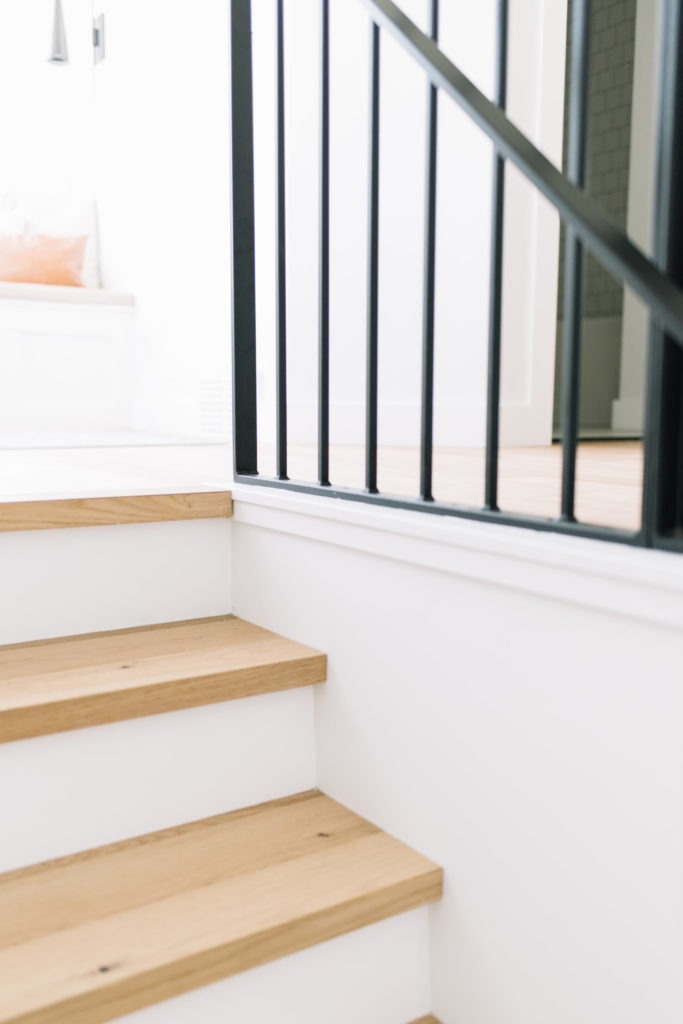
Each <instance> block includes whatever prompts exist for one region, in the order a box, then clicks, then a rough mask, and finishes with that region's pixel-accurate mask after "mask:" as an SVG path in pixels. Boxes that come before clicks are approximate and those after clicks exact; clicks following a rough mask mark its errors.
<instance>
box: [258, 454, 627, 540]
mask: <svg viewBox="0 0 683 1024" xmlns="http://www.w3.org/2000/svg"><path fill="white" fill-rule="evenodd" d="M259 456H260V459H259V463H260V468H261V472H263V473H264V474H271V475H272V474H273V473H274V456H273V453H272V451H269V450H263V451H260V452H259ZM419 458H420V453H419V450H418V449H417V448H389V447H383V448H380V449H379V451H378V484H379V489H380V491H384V492H386V493H388V494H398V495H402V496H406V497H413V496H415V495H416V494H417V493H418V483H419ZM364 459H365V456H364V449H363V448H362V447H361V446H351V445H347V446H335V447H333V448H332V449H331V451H330V475H331V478H332V481H333V483H335V484H337V485H339V486H345V487H358V488H362V487H363V472H364ZM561 474H562V448H561V446H560V445H551V446H548V447H544V448H504V449H501V452H500V476H499V504H500V507H501V509H503V510H504V511H506V512H521V513H525V514H529V515H534V516H542V517H545V518H549V519H554V518H556V517H557V516H558V515H559V511H560V492H561ZM642 474H643V451H642V444H641V443H640V442H639V441H586V442H584V443H583V444H581V445H579V454H578V459H577V487H576V514H577V518H578V519H579V520H580V521H581V522H584V523H591V524H597V525H600V526H613V527H618V528H620V529H626V530H636V529H638V528H639V526H640V504H641V495H642ZM289 475H290V477H292V479H297V480H315V477H316V449H315V447H314V446H312V445H311V446H308V445H291V446H290V448H289ZM434 497H435V498H437V500H441V501H448V502H455V503H457V504H462V505H472V506H475V507H480V506H481V505H483V502H484V451H483V449H480V448H435V449H434Z"/></svg>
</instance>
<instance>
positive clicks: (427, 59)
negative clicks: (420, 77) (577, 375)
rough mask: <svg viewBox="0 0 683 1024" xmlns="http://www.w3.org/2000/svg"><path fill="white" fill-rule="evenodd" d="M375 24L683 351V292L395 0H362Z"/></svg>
mask: <svg viewBox="0 0 683 1024" xmlns="http://www.w3.org/2000/svg"><path fill="white" fill-rule="evenodd" d="M362 3H364V4H365V6H366V7H367V8H369V10H370V12H371V14H372V17H373V19H374V21H376V22H377V23H378V24H380V25H383V26H384V27H385V28H387V29H388V30H389V31H390V32H391V33H392V35H394V36H395V38H396V39H398V40H399V42H400V43H401V44H402V45H403V46H405V48H406V49H407V50H408V51H409V52H410V53H412V54H413V56H414V57H415V58H416V59H417V60H418V62H419V63H420V64H421V65H422V67H423V68H424V69H425V71H426V72H427V74H428V75H429V77H430V78H431V80H432V82H434V84H435V85H438V86H440V87H441V88H442V89H443V90H444V92H446V93H448V95H449V96H451V97H452V98H453V99H454V100H455V101H456V103H458V104H459V105H460V106H461V107H462V108H463V110H464V111H465V112H466V113H467V114H468V115H469V116H470V117H471V118H472V120H473V121H474V122H475V123H476V124H478V125H479V127H480V128H481V129H482V130H483V131H484V132H485V133H486V135H488V137H489V138H490V139H491V140H492V141H493V143H494V145H495V146H496V149H497V150H498V152H499V153H500V154H501V155H502V156H504V157H506V158H507V159H509V160H511V161H512V163H514V164H516V166H517V167H518V168H519V169H520V171H522V173H523V174H524V175H525V176H526V177H527V178H528V179H529V181H531V182H532V183H533V184H534V185H535V186H536V187H537V188H538V190H539V191H540V192H542V193H543V195H544V196H545V197H546V199H549V200H550V202H551V203H552V204H553V206H555V207H556V208H557V210H558V212H559V213H560V215H561V216H562V217H563V219H564V220H566V221H567V223H568V224H570V225H571V227H572V228H573V230H574V231H575V232H576V234H577V236H578V237H579V238H580V239H581V241H582V242H583V243H584V245H585V246H586V247H587V248H588V249H590V250H591V252H592V253H593V254H594V255H595V256H596V257H597V258H598V259H599V260H600V262H601V263H602V264H604V266H605V267H606V269H607V270H609V271H610V273H612V274H613V275H614V276H615V277H617V278H619V280H621V281H623V282H624V284H627V285H629V287H630V288H632V289H633V291H634V292H635V293H636V294H637V295H639V296H640V298H641V299H642V300H643V301H644V302H645V303H646V304H647V305H648V306H649V307H650V309H651V311H652V313H653V315H654V316H655V317H656V319H657V320H659V321H660V322H661V324H662V326H663V327H664V328H665V329H666V330H667V331H669V332H670V333H671V334H672V335H673V336H674V337H675V338H676V339H677V341H678V343H679V344H680V345H681V346H682V347H683V290H681V289H680V288H678V287H677V286H676V285H675V284H674V283H673V282H672V281H671V279H670V278H669V277H667V276H666V275H665V274H663V273H662V272H661V271H660V270H659V269H658V267H657V266H656V265H655V264H654V263H653V262H651V261H650V260H649V259H648V258H647V256H645V255H644V254H643V253H642V252H641V250H640V249H639V248H638V247H637V246H635V245H634V244H633V242H631V240H630V239H629V238H628V237H627V235H625V234H624V232H623V231H620V230H619V228H617V227H616V226H615V225H614V224H613V223H612V221H611V220H610V219H609V218H608V217H606V216H605V215H604V213H603V212H602V211H601V210H600V208H599V207H598V206H597V204H596V203H594V202H593V201H592V200H591V199H589V198H588V197H587V196H586V195H584V193H583V192H581V191H580V190H579V189H578V188H577V187H576V186H575V185H572V184H571V182H570V181H568V180H567V178H565V176H564V175H563V174H562V172H561V171H559V170H558V169H557V167H555V165H554V164H552V163H551V162H550V160H548V158H547V157H546V156H544V155H543V153H541V151H540V150H539V149H538V148H537V147H536V146H534V144H533V142H531V141H530V140H529V139H528V138H527V137H526V136H525V135H524V134H523V133H522V132H521V131H520V130H519V128H517V127H515V125H514V124H513V123H512V121H510V119H509V118H508V117H506V116H505V114H504V112H503V111H502V110H501V109H500V108H499V107H497V106H496V105H495V103H492V102H491V100H489V99H488V98H487V97H486V96H485V95H484V93H483V92H481V91H480V90H479V89H478V88H477V87H476V85H474V83H473V82H471V81H470V80H469V78H467V77H466V76H465V75H464V74H463V73H462V71H460V69H459V68H457V67H456V66H455V64H453V62H452V61H451V60H449V58H448V57H447V56H446V54H445V53H443V51H442V50H440V49H439V47H438V45H437V44H436V43H435V42H434V41H433V40H432V39H430V38H429V36H428V35H426V34H425V33H424V32H422V31H421V30H420V29H419V28H418V27H417V25H416V24H415V23H414V22H413V21H411V20H410V18H408V17H407V15H405V14H404V13H403V11H401V10H400V9H399V8H398V7H397V6H396V4H395V3H394V2H393V0H362Z"/></svg>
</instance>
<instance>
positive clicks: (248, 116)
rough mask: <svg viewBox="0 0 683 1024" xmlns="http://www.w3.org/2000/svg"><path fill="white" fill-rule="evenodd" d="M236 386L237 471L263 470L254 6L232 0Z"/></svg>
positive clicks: (233, 313) (234, 363) (234, 403)
mask: <svg viewBox="0 0 683 1024" xmlns="http://www.w3.org/2000/svg"><path fill="white" fill-rule="evenodd" d="M230 27H231V50H232V62H231V63H232V71H231V76H232V82H231V85H232V275H233V276H232V283H233V288H232V295H233V298H232V365H233V372H232V388H233V449H234V459H235V473H238V474H252V475H253V474H255V473H256V472H257V437H256V429H257V422H256V299H255V294H256V286H255V278H256V272H255V264H254V124H253V96H252V62H251V2H250V0H232V3H231V9H230Z"/></svg>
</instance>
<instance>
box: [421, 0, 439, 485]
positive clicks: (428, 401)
mask: <svg viewBox="0 0 683 1024" xmlns="http://www.w3.org/2000/svg"><path fill="white" fill-rule="evenodd" d="M429 32H430V35H431V38H432V39H433V40H434V41H435V42H436V41H437V40H438V38H439V0H431V11H430V27H429ZM427 88H428V91H427V186H426V208H425V262H424V314H423V315H424V319H423V336H422V424H421V434H420V495H421V496H422V498H423V499H424V501H433V500H434V495H433V493H432V459H433V445H434V294H435V277H436V153H437V149H436V147H437V125H438V90H437V88H436V86H434V85H431V84H430V85H429V86H428V87H427Z"/></svg>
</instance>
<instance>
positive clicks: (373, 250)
mask: <svg viewBox="0 0 683 1024" xmlns="http://www.w3.org/2000/svg"><path fill="white" fill-rule="evenodd" d="M379 41H380V36H379V26H378V25H375V24H374V23H373V24H372V28H371V36H370V188H369V211H368V217H369V225H368V235H369V237H368V246H369V251H368V349H367V377H366V409H365V417H366V419H365V489H366V491H368V492H369V493H370V494H377V325H378V300H379Z"/></svg>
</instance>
